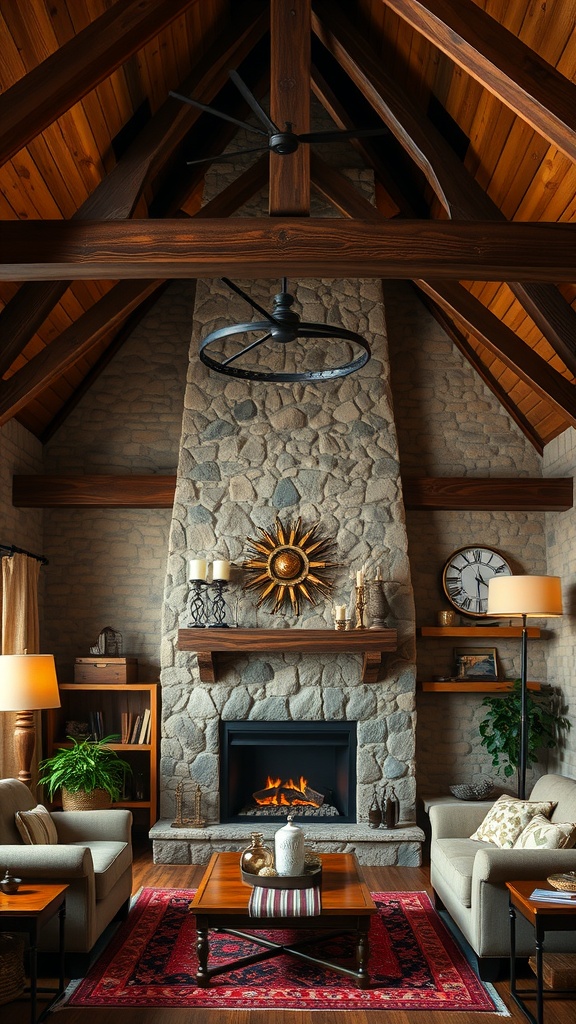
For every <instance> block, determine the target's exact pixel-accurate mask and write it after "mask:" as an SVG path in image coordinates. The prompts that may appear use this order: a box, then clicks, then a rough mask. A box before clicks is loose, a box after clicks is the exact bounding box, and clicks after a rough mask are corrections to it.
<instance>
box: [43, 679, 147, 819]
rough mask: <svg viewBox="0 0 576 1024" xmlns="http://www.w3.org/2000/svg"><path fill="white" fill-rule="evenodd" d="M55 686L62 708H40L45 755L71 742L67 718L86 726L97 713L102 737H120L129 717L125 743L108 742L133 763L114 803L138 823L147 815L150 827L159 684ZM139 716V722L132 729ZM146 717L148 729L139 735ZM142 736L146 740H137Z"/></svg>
mask: <svg viewBox="0 0 576 1024" xmlns="http://www.w3.org/2000/svg"><path fill="white" fill-rule="evenodd" d="M59 689H60V700H61V707H59V708H50V709H49V710H47V711H45V712H44V715H45V737H46V745H45V756H46V757H49V756H50V755H51V754H52V753H53V752H54V751H55V750H56V749H57V748H58V747H65V746H67V745H69V741H67V739H66V735H67V733H66V723H67V722H86V723H88V725H89V726H90V724H91V723H93V722H94V720H95V716H96V720H97V721H99V722H100V729H101V730H102V735H103V736H109V735H112V734H115V735H118V736H120V738H121V739H122V733H123V725H124V732H125V731H126V727H127V726H128V722H129V721H130V722H131V725H132V728H131V730H130V740H129V742H121V741H120V742H117V743H111V744H110V746H111V747H112V749H113V750H117V751H118V752H121V756H122V757H123V758H125V760H126V761H128V762H129V763H130V764H131V765H132V776H131V778H130V779H128V781H127V790H126V792H125V794H123V796H122V798H121V799H120V800H118V801H117V802H116V803H115V804H114V805H113V806H114V807H128V808H130V809H131V810H132V812H133V813H134V819H135V824H136V825H137V826H138V825H141V824H142V821H143V819H145V820H146V824H147V826H148V827H150V828H151V827H152V825H153V824H154V823H155V822H156V820H157V818H158V692H159V687H158V685H157V683H92V684H91V683H60V687H59ZM138 717H139V718H140V723H139V727H138V729H136V728H135V727H136V719H137V718H138ZM144 717H145V718H146V720H147V721H148V723H149V728H148V729H147V730H145V732H144V733H143V732H142V726H143V719H144ZM133 735H134V740H135V741H134V742H132V737H133ZM141 738H145V739H146V742H142V743H140V742H139V740H140V739H141ZM124 739H126V737H125V736H124Z"/></svg>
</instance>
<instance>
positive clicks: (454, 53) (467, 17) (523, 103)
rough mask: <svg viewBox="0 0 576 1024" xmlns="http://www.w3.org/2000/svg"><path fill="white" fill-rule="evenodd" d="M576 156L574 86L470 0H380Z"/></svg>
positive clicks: (557, 143)
mask: <svg viewBox="0 0 576 1024" xmlns="http://www.w3.org/2000/svg"><path fill="white" fill-rule="evenodd" d="M380 2H381V3H382V4H383V5H385V6H386V7H389V8H390V9H391V10H393V11H395V13H396V14H398V15H399V16H400V17H401V18H402V19H403V20H404V21H406V22H408V24H409V25H411V26H412V28H414V29H416V31H417V32H419V33H420V34H421V35H423V36H425V37H426V39H428V40H429V41H430V42H431V43H433V44H434V46H437V47H438V49H439V50H442V52H443V53H445V54H446V55H447V56H448V57H449V58H450V59H451V60H453V61H454V63H455V64H457V65H458V66H459V67H461V68H462V69H463V70H464V71H465V72H466V74H468V75H471V76H472V78H475V79H476V81H477V82H479V83H480V85H482V86H484V88H485V89H488V90H489V92H491V93H492V94H493V95H494V96H497V97H498V99H499V100H501V101H502V103H505V104H506V106H507V107H509V108H510V109H511V110H513V111H514V112H515V113H516V114H518V115H519V117H521V118H522V119H523V120H524V121H527V122H528V124H530V125H532V127H533V128H534V129H535V130H536V131H537V132H538V133H539V134H540V135H542V136H544V138H545V139H548V141H549V142H551V143H552V145H553V146H557V147H558V149H559V150H561V152H563V153H564V154H565V155H566V156H567V157H568V159H569V160H572V161H575V160H576V86H574V85H573V84H572V82H570V81H568V79H567V78H565V77H564V76H563V75H561V74H560V72H559V71H557V70H556V68H554V67H552V65H550V64H547V63H546V61H545V60H543V59H542V57H540V56H539V55H538V54H537V53H535V52H534V50H531V49H530V47H528V46H526V44H525V43H523V42H522V40H521V39H517V38H516V36H514V35H513V34H512V33H511V32H509V31H508V30H507V29H506V28H504V26H503V25H500V24H499V22H497V21H496V20H495V19H494V18H491V17H490V16H489V15H488V14H486V13H485V11H483V10H482V9H481V8H480V7H479V6H478V4H475V3H473V2H472V0H380Z"/></svg>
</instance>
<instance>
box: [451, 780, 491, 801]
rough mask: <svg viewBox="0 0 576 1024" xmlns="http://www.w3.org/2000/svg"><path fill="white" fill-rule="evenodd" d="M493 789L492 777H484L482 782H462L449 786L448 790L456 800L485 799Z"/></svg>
mask: <svg viewBox="0 0 576 1024" xmlns="http://www.w3.org/2000/svg"><path fill="white" fill-rule="evenodd" d="M493 789H494V783H493V782H492V779H484V782H477V783H475V784H474V783H464V782H463V783H462V784H461V785H459V786H450V792H451V793H452V795H453V796H455V797H458V800H485V798H486V797H487V796H490V793H491V792H492V790H493Z"/></svg>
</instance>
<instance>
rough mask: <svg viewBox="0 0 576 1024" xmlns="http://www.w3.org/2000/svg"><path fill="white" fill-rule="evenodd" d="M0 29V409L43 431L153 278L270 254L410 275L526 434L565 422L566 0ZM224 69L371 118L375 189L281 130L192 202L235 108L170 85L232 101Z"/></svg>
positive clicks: (156, 4) (239, 264) (315, 266)
mask: <svg viewBox="0 0 576 1024" xmlns="http://www.w3.org/2000/svg"><path fill="white" fill-rule="evenodd" d="M0 52H1V53H2V60H1V61H0V88H1V94H0V204H1V208H0V217H1V218H2V221H3V223H2V240H1V242H0V244H1V251H0V376H1V378H2V379H1V381H0V424H1V423H5V422H7V420H8V419H10V418H11V417H13V416H17V418H18V419H19V420H20V421H21V422H22V423H23V424H24V425H25V426H26V427H27V428H28V429H29V430H31V431H32V432H33V433H34V434H36V435H37V436H38V437H40V438H42V439H43V440H45V439H47V438H49V437H50V436H52V434H53V433H54V431H55V430H56V429H57V427H58V426H59V424H60V423H61V422H62V420H63V418H65V416H66V415H67V414H68V412H69V411H70V409H71V408H73V406H74V405H75V404H76V402H77V401H78V399H79V397H80V396H81V395H82V394H84V393H85V390H86V388H87V387H89V386H90V384H91V383H92V382H93V381H94V380H95V379H96V377H97V375H98V373H99V372H100V370H101V369H102V367H103V366H104V365H106V363H107V361H108V360H109V359H111V358H112V356H113V355H114V353H115V352H116V351H117V349H118V346H119V345H121V344H122V342H123V341H124V340H125V338H126V337H128V336H129V334H130V331H131V330H132V329H133V327H134V325H135V323H137V321H138V319H139V318H140V317H141V316H142V315H143V313H144V312H145V311H146V310H147V309H148V308H149V307H150V305H151V303H153V302H154V301H155V300H156V298H157V297H158V295H159V293H160V291H161V290H162V289H163V288H164V287H165V284H166V282H167V281H169V280H170V279H172V278H175V277H195V276H196V277H213V276H220V275H222V274H227V275H228V276H236V277H244V278H247V277H254V278H265V277H270V278H275V279H276V278H277V277H278V276H279V274H280V273H284V272H285V273H288V274H290V275H291V276H292V277H294V276H295V275H297V274H301V275H306V276H311V275H314V276H318V275H321V276H324V277H335V276H350V277H352V276H367V275H371V276H380V277H383V278H384V277H388V278H390V277H395V278H404V279H407V280H411V281H413V282H414V287H415V290H416V292H417V294H418V295H419V297H420V299H421V300H422V301H424V302H425V303H426V305H427V306H428V307H429V309H430V310H431V311H432V313H433V315H434V316H435V317H436V318H437V319H438V320H439V322H440V323H441V324H442V325H443V327H444V329H445V330H446V332H447V333H448V334H449V336H450V337H451V338H452V340H453V342H454V344H455V345H456V346H457V347H458V348H459V349H460V350H461V351H462V352H463V354H464V355H465V357H466V358H467V359H468V360H469V361H470V363H471V364H472V365H473V366H474V368H475V370H476V371H477V373H478V375H479V377H480V378H481V379H482V380H483V381H484V382H485V383H486V384H487V385H488V386H489V387H490V388H491V389H492V391H493V392H494V393H495V394H496V395H497V396H498V398H499V400H500V401H501V402H502V404H503V405H504V406H505V408H506V409H507V411H508V413H509V415H510V416H511V417H512V418H513V419H514V420H515V421H516V423H518V425H519V426H520V428H521V429H522V430H523V431H524V433H525V434H526V435H527V436H528V437H529V438H530V440H531V442H532V443H533V444H534V445H535V447H536V448H537V449H538V450H539V451H541V450H542V448H543V445H544V444H545V443H546V442H548V441H549V440H551V439H552V438H554V437H555V436H557V435H558V434H559V433H560V432H561V431H563V430H564V429H566V427H567V426H570V425H572V426H576V400H575V395H576V391H575V387H574V384H575V377H576V235H575V233H576V224H575V221H576V86H575V84H574V83H575V79H576V0H546V2H541V3H538V4H536V3H534V0H514V3H510V2H508V0H312V2H311V3H310V0H292V2H289V0H272V2H271V3H268V2H264V0H254V2H253V0H116V2H115V3H114V2H111V0H26V3H17V2H16V0H13V2H12V0H6V2H5V3H2V5H1V6H0ZM231 68H233V69H237V70H238V71H239V73H240V74H241V76H242V79H243V80H244V81H245V82H246V83H247V84H248V86H249V88H250V89H251V90H253V92H254V93H255V94H256V95H257V96H258V98H259V99H260V100H261V101H262V102H263V105H265V106H266V105H267V104H268V103H269V104H270V113H271V117H272V119H273V120H274V121H275V122H276V123H277V124H280V125H281V126H283V125H284V122H286V121H290V122H293V123H294V125H295V131H297V132H298V133H302V132H306V131H309V130H310V107H311V97H312V96H313V97H315V101H316V104H318V103H319V104H321V105H322V106H323V107H324V109H325V111H326V112H327V113H328V114H329V116H330V118H331V119H332V121H333V122H334V124H335V126H336V127H338V128H340V129H351V128H353V127H359V126H362V127H367V126H372V127H380V126H383V127H385V128H386V129H387V131H386V134H384V135H382V136H381V137H377V138H363V139H358V140H354V141H351V142H349V143H346V145H349V146H353V147H354V153H353V154H352V150H350V153H351V157H352V155H353V159H354V161H355V162H356V164H357V163H358V161H359V160H361V161H362V163H363V164H364V165H366V166H367V167H370V168H373V169H374V171H375V175H376V182H377V189H376V200H377V201H376V206H372V205H371V204H369V203H368V202H366V200H365V199H363V198H362V196H361V195H360V194H359V193H358V192H357V191H356V190H355V189H354V188H353V187H352V186H351V185H350V183H349V181H348V180H347V179H346V178H345V177H344V176H343V175H342V174H341V172H340V170H339V169H338V167H337V166H334V164H333V162H332V163H329V162H327V160H326V156H325V153H324V154H323V152H322V149H323V147H322V146H315V145H312V146H308V145H300V146H299V147H298V150H297V151H296V153H294V154H292V155H284V156H280V155H277V154H274V153H270V154H269V155H268V154H266V155H265V156H261V155H259V154H255V155H254V162H253V163H252V164H251V165H250V167H249V168H248V169H247V170H246V171H245V172H244V173H243V174H242V175H241V177H239V178H238V179H237V180H236V181H235V182H234V183H233V185H231V186H228V188H226V189H225V190H223V192H222V193H221V194H220V195H219V196H217V197H216V198H215V199H213V200H212V201H211V203H210V204H208V206H206V207H204V208H202V210H201V209H200V203H201V195H202V184H203V175H204V173H205V171H206V168H207V166H209V164H196V165H193V166H187V164H186V161H187V160H190V159H199V158H202V157H204V156H214V157H217V156H218V154H220V153H221V152H222V151H223V150H224V149H225V148H226V147H228V146H229V144H230V143H231V141H232V140H233V138H234V133H235V132H236V130H237V128H236V125H234V124H233V123H231V122H227V121H224V120H220V119H218V118H215V117H213V116H211V115H209V114H205V113H202V112H201V111H200V110H198V109H197V108H194V107H191V106H187V105H186V104H183V103H181V102H179V101H178V100H176V99H173V98H170V97H169V92H170V90H176V91H178V92H180V93H184V94H186V95H188V96H193V97H194V98H196V99H197V100H200V101H201V102H203V103H204V104H208V105H210V106H214V107H217V108H218V109H219V110H221V111H223V112H227V113H228V114H229V115H230V116H231V117H233V118H237V119H240V120H244V121H245V120H247V119H248V116H249V115H250V110H249V108H248V107H247V106H246V104H245V101H244V99H243V98H242V96H241V95H240V93H239V92H238V90H237V89H235V88H234V86H233V84H232V83H230V81H229V77H228V71H229V70H230V69H231ZM232 148H234V147H232ZM267 182H268V188H269V217H268V218H256V219H254V221H252V219H250V220H247V219H244V220H242V219H238V218H235V217H234V214H235V212H236V210H237V209H238V207H239V206H240V205H242V203H243V202H244V201H245V200H246V199H247V198H249V197H250V196H251V195H252V194H253V193H254V192H255V191H256V190H258V189H260V188H261V187H262V186H263V185H265V184H266V183H267ZM311 190H315V191H317V192H318V193H320V194H321V195H322V196H323V197H324V198H325V199H326V200H328V202H329V203H330V204H331V205H332V206H333V207H335V208H336V210H337V211H338V212H339V214H340V215H341V216H340V218H338V219H334V218H329V219H328V218H327V219H324V220H320V221H319V220H318V219H316V218H310V217H309V216H308V215H309V209H310V191H311ZM511 222H514V223H511ZM280 267H281V270H280V269H279V268H280Z"/></svg>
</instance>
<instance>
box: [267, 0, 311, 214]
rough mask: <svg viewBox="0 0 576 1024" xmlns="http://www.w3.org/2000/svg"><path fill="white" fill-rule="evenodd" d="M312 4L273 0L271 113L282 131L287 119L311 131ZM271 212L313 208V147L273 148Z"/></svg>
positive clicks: (296, 128) (299, 0)
mask: <svg viewBox="0 0 576 1024" xmlns="http://www.w3.org/2000/svg"><path fill="white" fill-rule="evenodd" d="M310 3H311V0H292V2H291V3H286V0H271V3H270V117H271V119H272V121H273V122H274V124H276V125H278V127H279V128H280V130H281V131H283V130H284V128H285V125H286V123H287V122H289V123H291V124H292V125H293V130H294V131H295V132H296V134H297V135H301V134H303V133H304V132H309V131H310ZM269 213H270V216H271V217H291V216H293V217H298V216H299V217H307V216H308V214H309V213H310V147H309V146H308V145H300V146H298V148H297V150H296V152H295V153H290V154H287V155H284V156H280V155H279V154H278V153H273V152H271V153H270V196H269Z"/></svg>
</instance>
